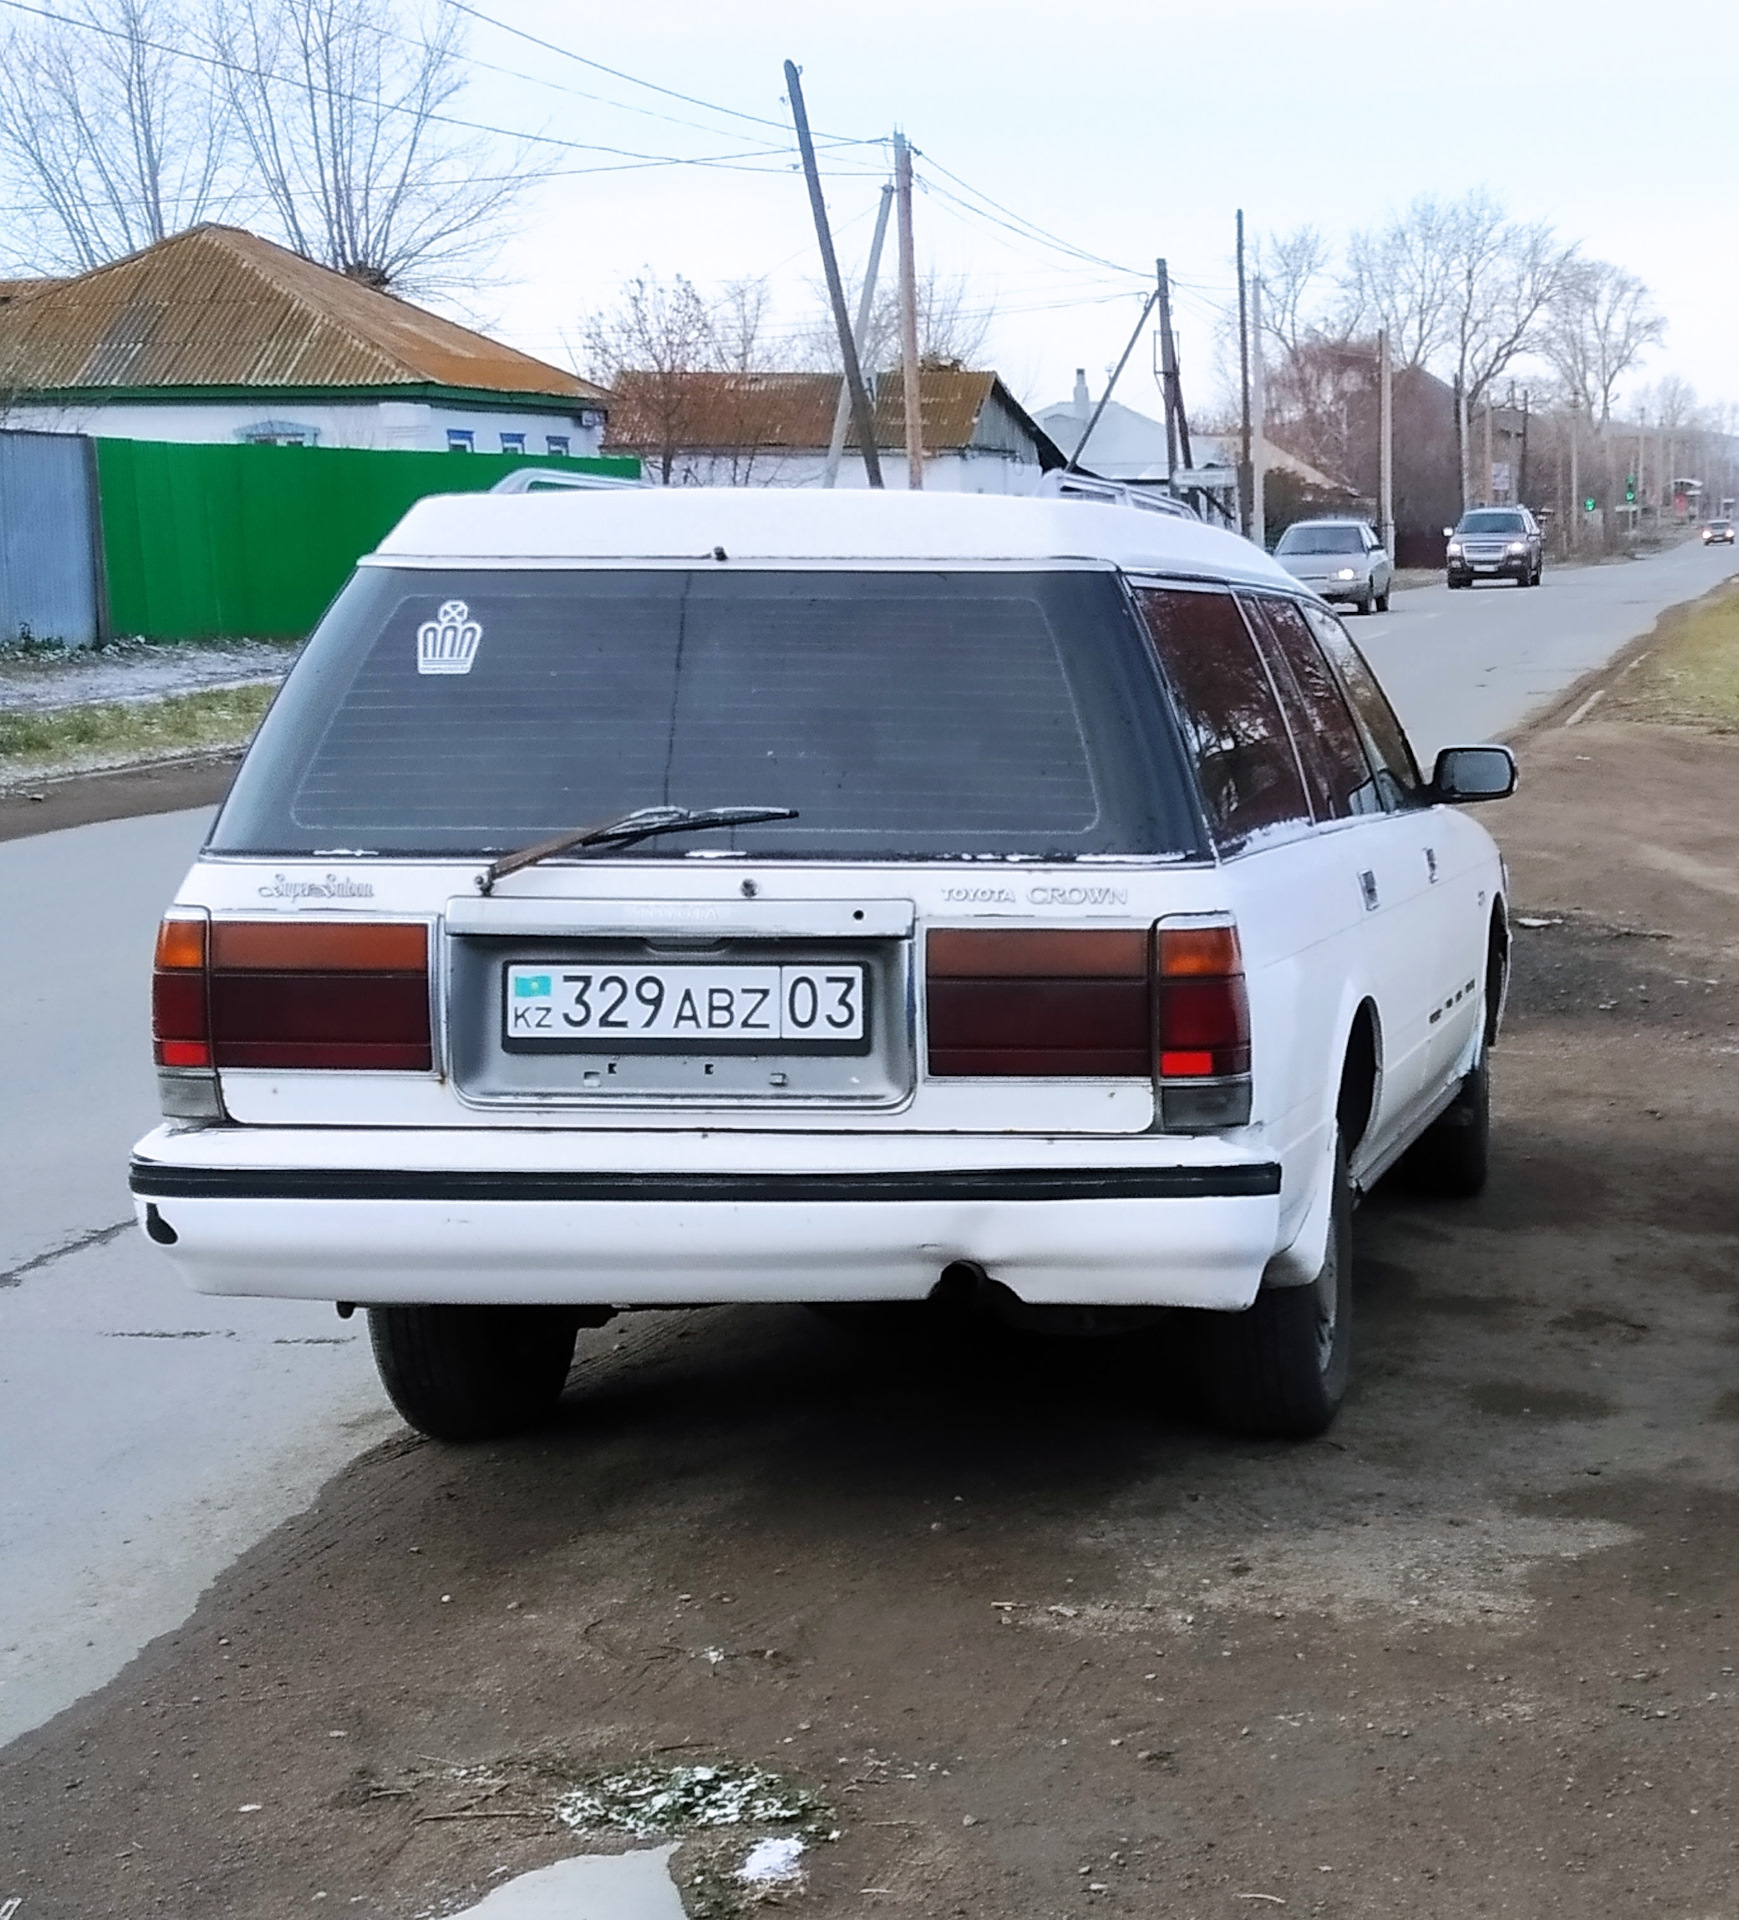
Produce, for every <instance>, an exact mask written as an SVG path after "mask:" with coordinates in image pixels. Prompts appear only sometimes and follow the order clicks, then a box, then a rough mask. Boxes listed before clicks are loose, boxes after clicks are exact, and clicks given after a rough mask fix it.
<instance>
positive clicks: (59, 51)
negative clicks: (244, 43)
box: [0, 0, 231, 272]
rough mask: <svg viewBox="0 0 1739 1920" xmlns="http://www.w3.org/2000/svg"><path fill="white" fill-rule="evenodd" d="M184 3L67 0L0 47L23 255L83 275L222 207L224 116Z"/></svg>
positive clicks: (9, 168) (1, 112) (8, 165)
mask: <svg viewBox="0 0 1739 1920" xmlns="http://www.w3.org/2000/svg"><path fill="white" fill-rule="evenodd" d="M192 29H193V23H192V21H191V19H190V17H189V14H188V13H187V11H186V10H185V8H184V6H183V5H182V3H181V0H70V3H69V5H68V8H67V10H66V12H65V13H63V14H61V15H59V16H57V17H53V18H50V19H47V20H33V21H31V22H30V24H29V25H28V26H19V27H16V28H14V29H13V30H12V31H10V32H9V33H8V34H7V35H6V37H5V40H4V43H3V45H0V153H3V156H4V158H3V160H0V165H3V167H4V171H5V173H6V174H7V175H8V176H9V179H8V186H9V188H10V190H11V192H12V194H13V195H14V197H15V198H16V199H18V200H19V201H21V202H23V203H24V205H25V207H26V209H27V211H26V213H25V217H24V222H23V226H24V232H23V233H22V235H21V236H20V242H19V244H18V251H19V253H20V254H21V255H22V257H23V258H24V260H25V261H26V262H27V263H28V264H29V265H31V266H33V267H37V268H46V269H50V270H60V271H74V272H88V271H89V270H90V269H91V268H92V267H97V266H101V265H102V264H103V262H105V261H107V260H113V259H116V258H118V257H119V256H120V255H122V254H127V253H132V252H134V251H135V250H136V249H138V248H140V247H143V246H148V245H149V244H150V243H151V242H152V241H154V240H162V239H164V238H165V237H166V236H167V235H169V234H171V233H175V232H178V231H180V230H181V229H182V228H183V227H188V226H192V225H193V224H195V223H196V222H197V221H199V220H202V219H204V218H205V217H206V216H207V215H208V214H210V213H212V212H214V211H218V210H220V209H221V208H222V207H223V205H224V204H225V201H226V199H227V191H226V174H227V171H228V169H227V167H226V161H227V158H228V149H229V144H230V131H231V128H230V121H229V116H228V113H227V111H226V107H225V102H224V100H223V97H222V92H221V88H220V87H219V85H218V83H217V81H216V79H215V77H214V76H213V74H212V72H211V70H210V69H209V68H208V67H205V66H202V65H201V64H200V63H199V62H198V61H197V60H195V59H192V58H189V57H188V56H187V55H185V54H183V53H182V52H179V51H177V49H180V48H185V47H187V46H188V45H189V44H190V41H191V39H192V37H193V31H192Z"/></svg>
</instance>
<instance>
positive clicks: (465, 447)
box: [447, 427, 477, 453]
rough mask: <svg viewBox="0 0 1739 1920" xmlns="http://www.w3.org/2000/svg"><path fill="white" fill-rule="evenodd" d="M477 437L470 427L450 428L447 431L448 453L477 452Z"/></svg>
mask: <svg viewBox="0 0 1739 1920" xmlns="http://www.w3.org/2000/svg"><path fill="white" fill-rule="evenodd" d="M476 444H477V436H476V435H475V434H474V433H473V432H472V431H471V429H470V428H469V427H449V428H448V429H447V451H448V452H449V453H471V452H473V451H474V450H475V448H476Z"/></svg>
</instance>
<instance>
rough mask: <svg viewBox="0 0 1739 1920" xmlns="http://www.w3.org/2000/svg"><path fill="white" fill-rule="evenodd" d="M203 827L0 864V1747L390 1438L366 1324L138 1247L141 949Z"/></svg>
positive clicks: (72, 846)
mask: <svg viewBox="0 0 1739 1920" xmlns="http://www.w3.org/2000/svg"><path fill="white" fill-rule="evenodd" d="M210 817H211V816H210V814H209V813H208V812H205V811H201V812H197V813H178V814H158V815H155V816H150V817H147V818H144V819H137V820H115V821H109V822H106V823H104V824H103V825H100V826H92V827H80V828H75V829H73V830H72V831H70V832H66V833H51V834H43V835H40V836H38V837H37V838H35V839H28V840H15V841H12V842H10V843H8V844H6V845H3V846H0V899H4V901H5V902H6V906H5V910H4V913H3V915H0V1006H3V1007H4V1008H5V1009H6V1018H5V1062H6V1064H5V1074H4V1084H5V1089H6V1097H5V1099H4V1100H3V1101H0V1168H3V1169H4V1189H5V1204H4V1206H3V1207H0V1462H3V1463H4V1471H0V1569H3V1570H4V1572H3V1577H0V1745H4V1744H5V1743H6V1742H7V1741H8V1740H10V1739H12V1738H13V1737H15V1736H16V1735H18V1734H20V1733H22V1732H24V1731H25V1730H26V1729H27V1728H29V1727H33V1726H35V1725H37V1724H39V1723H40V1722H41V1721H43V1720H45V1719H47V1718H48V1717H49V1716H50V1715H52V1714H54V1713H57V1712H59V1711H60V1709H61V1708H63V1707H65V1706H67V1705H69V1704H70V1703H71V1702H72V1701H74V1700H76V1699H77V1698H78V1697H79V1696H80V1695H81V1694H83V1693H85V1692H87V1691H89V1689H90V1688H92V1687H95V1686H99V1685H101V1684H102V1683H103V1682H104V1681H105V1680H107V1679H109V1678H110V1676H111V1675H112V1674H114V1673H115V1672H117V1671H118V1670H119V1668H120V1667H121V1666H122V1665H123V1664H124V1663H125V1662H126V1661H127V1660H128V1659H129V1658H130V1657H131V1656H132V1654H133V1653H134V1652H136V1651H137V1650H138V1648H140V1647H141V1646H143V1645H144V1644H145V1643H146V1642H147V1641H149V1640H150V1639H152V1638H153V1637H154V1636H155V1635H157V1634H159V1633H162V1632H164V1631H165V1630H166V1629H167V1628H170V1627H173V1626H174V1625H175V1624H176V1623H177V1622H178V1621H180V1620H182V1619H183V1618H185V1617H186V1614H187V1612H188V1611H189V1609H190V1608H191V1607H192V1606H193V1604H194V1602H195V1601H196V1600H197V1599H198V1597H199V1594H200V1592H201V1590H202V1589H203V1588H204V1587H205V1586H206V1584H207V1583H208V1582H209V1581H210V1580H211V1579H212V1578H213V1577H214V1576H215V1575H216V1574H217V1573H218V1572H219V1571H220V1570H221V1569H222V1568H223V1567H225V1566H226V1565H228V1564H229V1562H230V1561H231V1560H232V1559H233V1558H234V1557H235V1555H236V1554H237V1553H239V1552H241V1551H242V1550H243V1549H245V1548H246V1547H248V1546H251V1545H252V1544H253V1543H254V1541H256V1540H258V1539H259V1538H260V1537H261V1535H262V1534H264V1533H266V1532H267V1531H269V1530H270V1529H271V1528H272V1527H273V1526H275V1525H277V1523H278V1522H279V1521H280V1520H282V1519H284V1518H285V1517H286V1516H287V1515H289V1514H291V1513H294V1512H296V1511H297V1510H298V1509H299V1508H301V1507H302V1506H304V1505H305V1504H306V1503H307V1501H308V1500H309V1499H310V1498H311V1497H312V1495H313V1494H314V1492H315V1490H316V1489H317V1488H318V1487H319V1485H320V1483H321V1481H322V1480H324V1479H325V1478H326V1476H327V1475H328V1474H329V1473H331V1472H332V1471H333V1469H334V1468H336V1467H337V1466H339V1465H341V1464H342V1462H343V1461H345V1460H346V1459H348V1458H349V1457H350V1456H351V1455H352V1454H353V1453H354V1452H355V1451H356V1450H357V1449H358V1448H359V1447H361V1446H366V1445H368V1444H370V1443H372V1442H373V1441H374V1440H376V1439H378V1438H380V1437H381V1436H382V1434H384V1433H386V1432H389V1431H391V1430H392V1428H393V1426H394V1425H395V1422H394V1421H393V1420H392V1418H391V1417H390V1415H389V1414H388V1413H387V1412H385V1411H383V1410H382V1408H381V1405H380V1401H379V1396H378V1394H377V1392H376V1391H375V1386H374V1373H373V1368H372V1365H371V1364H370V1362H369V1359H368V1356H367V1351H366V1347H367V1343H366V1341H365V1340H364V1339H363V1338H362V1337H361V1336H360V1334H359V1332H358V1326H359V1323H357V1322H351V1323H350V1324H349V1325H344V1324H341V1323H340V1322H339V1321H338V1320H337V1319H336V1318H335V1317H334V1316H333V1314H332V1311H331V1309H330V1308H327V1309H324V1310H323V1309H321V1308H318V1307H310V1306H307V1305H297V1304H294V1303H288V1302H280V1301H264V1300H205V1299H201V1298H199V1297H197V1296H195V1295H193V1294H190V1293H189V1292H187V1291H186V1289H185V1288H184V1287H183V1286H182V1285H181V1283H180V1281H179V1280H178V1279H177V1278H176V1277H175V1276H174V1274H173V1273H172V1272H171V1271H170V1269H169V1268H168V1266H167V1265H166V1263H164V1262H163V1261H161V1260H158V1259H156V1258H154V1257H153V1255H152V1250H151V1249H150V1248H149V1247H148V1246H147V1245H146V1244H145V1243H144V1242H143V1241H142V1239H141V1238H140V1237H139V1235H138V1232H137V1230H136V1228H135V1227H134V1225H133V1209H132V1202H131V1200H130V1199H129V1197H128V1194H127V1150H128V1148H129V1147H130V1146H131V1145H132V1143H133V1142H134V1141H135V1140H136V1139H137V1138H138V1137H139V1135H140V1134H141V1133H143V1132H145V1131H146V1129H147V1128H148V1127H150V1126H152V1125H153V1124H155V1121H156V1117H157V1114H156V1106H157V1100H156V1082H155V1078H154V1075H153V1071H152V1067H151V1055H150V1038H149V1012H148V984H147V983H148V981H149V977H150V966H151V943H152V938H153V936H154V934H155V931H156V926H157V920H158V916H159V915H160V914H161V912H162V910H163V906H164V903H165V902H166V901H167V900H168V899H169V898H170V896H171V895H172V894H173V893H174V891H175V888H176V886H177V885H178V884H179V882H180V879H181V876H182V874H183V873H184V872H185V871H186V868H187V866H188V863H189V862H190V861H191V859H192V857H193V853H194V850H195V849H196V848H197V847H198V845H199V842H200V839H201V837H202V836H203V834H204V831H205V827H206V823H207V822H208V821H209V819H210Z"/></svg>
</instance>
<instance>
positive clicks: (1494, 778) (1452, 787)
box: [1429, 747, 1516, 807]
mask: <svg viewBox="0 0 1739 1920" xmlns="http://www.w3.org/2000/svg"><path fill="white" fill-rule="evenodd" d="M1515 790H1516V756H1515V755H1514V754H1513V753H1511V752H1510V750H1509V748H1508V747H1445V748H1444V749H1443V751H1442V752H1441V753H1440V754H1438V756H1437V765H1436V766H1435V768H1433V770H1432V774H1431V792H1430V796H1429V797H1430V799H1431V801H1432V803H1433V804H1438V803H1441V804H1445V805H1449V806H1457V807H1463V806H1466V805H1467V804H1468V802H1469V801H1472V800H1507V799H1508V798H1509V797H1510V795H1511V794H1512V793H1514V792H1515Z"/></svg>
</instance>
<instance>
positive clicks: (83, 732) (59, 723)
mask: <svg viewBox="0 0 1739 1920" xmlns="http://www.w3.org/2000/svg"><path fill="white" fill-rule="evenodd" d="M276 691H277V689H276V688H275V687H272V686H251V687H213V688H210V689H208V690H206V691H204V692H199V693H180V694H170V695H167V696H165V697H164V698H163V699H161V700H130V701H104V702H99V703H96V704H94V705H89V706H78V707H59V708H53V709H50V710H49V711H47V712H39V713H31V712H12V713H0V784H6V783H9V782H11V781H15V780H17V779H19V778H20V777H27V776H30V775H41V774H48V773H62V772H71V771H76V770H78V769H81V768H87V767H89V768H94V767H112V766H131V765H135V764H138V763H141V762H144V761H150V760H169V759H175V758H177V757H179V756H180V755H182V754H189V753H210V752H219V751H222V750H223V749H226V748H235V747H243V746H246V744H247V743H248V741H249V740H251V739H252V738H253V735H254V729H255V728H256V727H257V726H258V725H259V724H260V717H261V715H262V714H264V712H265V710H266V708H267V707H268V706H270V705H271V702H272V695H273V694H274V693H275V692H276Z"/></svg>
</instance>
